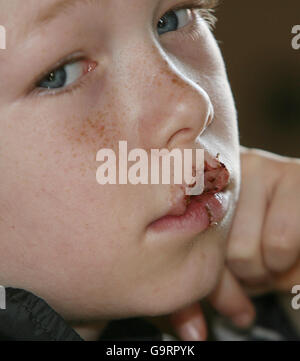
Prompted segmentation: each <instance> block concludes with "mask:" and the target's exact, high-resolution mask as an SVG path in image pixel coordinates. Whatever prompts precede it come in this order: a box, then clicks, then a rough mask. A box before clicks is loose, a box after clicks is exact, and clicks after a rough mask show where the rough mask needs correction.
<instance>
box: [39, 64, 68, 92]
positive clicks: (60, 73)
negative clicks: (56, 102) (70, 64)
mask: <svg viewBox="0 0 300 361" xmlns="http://www.w3.org/2000/svg"><path fill="white" fill-rule="evenodd" d="M66 79H67V73H66V71H65V69H64V68H60V69H58V70H54V71H52V72H51V73H49V74H48V75H47V76H46V77H45V78H44V79H43V80H42V81H41V82H40V83H39V84H38V85H39V87H40V88H46V89H57V88H62V87H64V86H65V83H66Z"/></svg>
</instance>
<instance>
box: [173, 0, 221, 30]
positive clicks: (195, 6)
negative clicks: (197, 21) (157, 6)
mask: <svg viewBox="0 0 300 361" xmlns="http://www.w3.org/2000/svg"><path fill="white" fill-rule="evenodd" d="M218 4H219V0H192V1H185V2H183V3H182V4H179V5H177V6H176V7H175V8H173V9H171V10H169V11H177V10H182V9H189V10H192V11H194V13H196V14H198V15H199V16H200V17H201V18H202V19H203V20H204V21H205V22H206V23H207V25H208V27H209V29H210V30H213V29H214V27H215V25H216V22H217V18H216V16H215V15H214V12H215V9H216V7H217V6H218Z"/></svg>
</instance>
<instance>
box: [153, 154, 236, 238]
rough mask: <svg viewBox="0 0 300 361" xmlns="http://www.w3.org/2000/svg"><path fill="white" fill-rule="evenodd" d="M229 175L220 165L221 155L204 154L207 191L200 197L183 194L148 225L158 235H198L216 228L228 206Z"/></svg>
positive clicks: (205, 186)
mask: <svg viewBox="0 0 300 361" xmlns="http://www.w3.org/2000/svg"><path fill="white" fill-rule="evenodd" d="M229 178H230V174H229V171H228V170H227V168H226V166H225V165H224V164H223V163H222V162H220V160H219V155H217V156H216V157H212V156H211V155H209V154H208V152H206V151H205V164H204V190H203V192H202V194H200V195H196V196H193V195H182V196H181V197H180V199H179V200H178V201H177V202H176V203H174V204H173V206H172V207H171V209H170V210H169V212H168V213H167V214H166V215H165V216H163V217H161V218H159V219H157V220H155V221H154V222H152V223H151V224H150V226H149V228H150V229H151V230H154V231H156V232H173V231H176V232H177V233H178V232H179V233H181V232H182V233H185V234H186V233H191V234H197V233H200V232H203V231H204V230H206V229H207V228H209V227H212V226H215V225H217V224H218V223H219V222H220V221H221V220H222V219H223V218H224V216H225V214H226V212H227V210H228V206H229V194H228V192H226V188H227V186H228V184H229Z"/></svg>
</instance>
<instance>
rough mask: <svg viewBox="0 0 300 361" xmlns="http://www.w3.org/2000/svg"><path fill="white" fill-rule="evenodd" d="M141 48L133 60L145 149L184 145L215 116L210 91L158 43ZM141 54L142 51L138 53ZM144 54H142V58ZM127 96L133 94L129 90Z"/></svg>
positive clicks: (134, 94)
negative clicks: (184, 71)
mask: <svg viewBox="0 0 300 361" xmlns="http://www.w3.org/2000/svg"><path fill="white" fill-rule="evenodd" d="M143 46H144V49H143V50H141V49H139V51H137V52H136V53H135V54H136V55H135V57H134V59H132V60H133V62H134V65H133V64H132V63H131V69H132V67H133V68H134V72H131V78H130V80H128V82H130V83H131V84H134V86H133V87H131V88H130V89H129V88H128V87H127V90H128V91H129V93H130V99H131V101H133V99H134V101H135V106H134V107H135V118H136V122H137V124H138V136H139V139H140V141H141V143H142V145H143V148H145V149H161V148H168V149H172V148H177V147H182V148H184V147H185V146H186V145H187V144H189V145H191V144H193V142H195V140H196V139H197V138H198V137H199V136H201V135H202V134H203V133H204V132H205V130H206V129H207V127H208V126H209V125H210V124H211V122H212V121H213V118H214V111H213V106H212V102H211V100H210V98H209V96H208V94H207V92H206V91H205V90H204V89H203V88H202V87H201V85H199V83H195V82H193V81H192V80H190V79H189V78H188V77H187V76H186V75H185V74H184V73H183V72H182V71H179V70H178V66H175V65H174V62H173V61H172V59H171V58H170V57H168V55H167V54H166V53H165V52H163V51H162V50H161V49H159V48H158V47H156V46H153V44H152V46H149V47H148V48H147V49H145V44H144V45H143ZM138 54H140V55H138ZM139 56H140V58H139ZM127 96H129V95H128V94H127Z"/></svg>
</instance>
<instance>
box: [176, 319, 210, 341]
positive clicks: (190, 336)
mask: <svg viewBox="0 0 300 361" xmlns="http://www.w3.org/2000/svg"><path fill="white" fill-rule="evenodd" d="M201 329H202V323H201V320H193V321H189V322H186V323H184V324H183V325H182V326H181V327H180V331H179V333H180V338H181V339H182V340H183V341H204V337H203V335H202V333H201Z"/></svg>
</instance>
